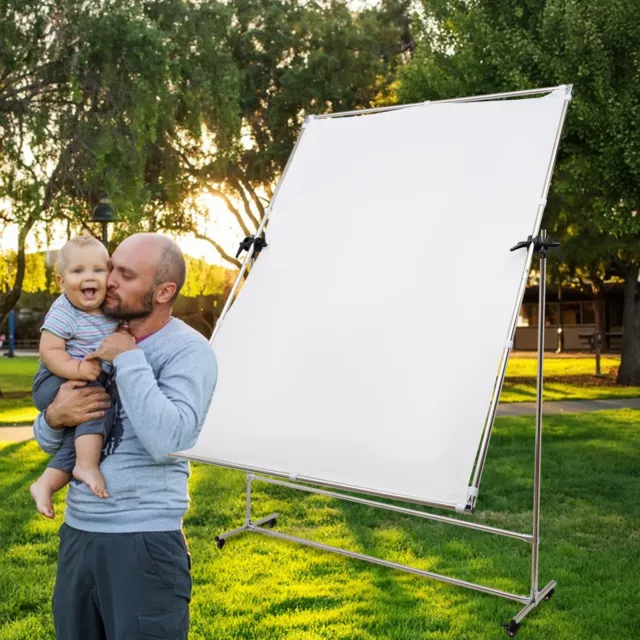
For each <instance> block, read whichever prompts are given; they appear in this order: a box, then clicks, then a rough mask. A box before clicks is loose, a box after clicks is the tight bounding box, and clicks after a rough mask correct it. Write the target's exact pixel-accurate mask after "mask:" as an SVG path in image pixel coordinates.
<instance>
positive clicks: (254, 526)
mask: <svg viewBox="0 0 640 640" xmlns="http://www.w3.org/2000/svg"><path fill="white" fill-rule="evenodd" d="M545 235H546V234H545V232H544V231H543V232H542V233H541V237H543V238H544V237H545ZM532 253H533V246H530V247H529V255H532ZM545 279H546V255H541V256H540V288H539V311H538V313H539V319H538V369H537V384H536V432H535V465H534V486H533V533H532V534H527V533H520V532H517V531H511V530H508V529H499V528H496V527H489V526H486V525H481V524H477V523H475V522H469V521H467V520H459V519H455V518H449V517H445V516H440V515H436V514H433V513H427V512H424V511H418V510H416V509H410V508H407V507H401V506H397V505H393V504H387V503H384V502H378V501H374V500H368V499H366V498H360V497H358V496H353V495H346V494H343V493H337V492H334V491H326V490H324V489H318V488H316V487H311V486H307V485H302V484H298V483H294V482H288V481H284V480H276V479H275V478H270V477H267V476H264V475H258V474H256V473H254V472H251V471H250V472H248V473H247V476H246V505H245V522H244V524H243V525H242V526H240V527H238V528H236V529H233V530H231V531H227V532H225V533H222V534H220V535H218V536H216V538H215V540H216V543H217V545H218V548H220V549H222V548H223V547H224V545H225V543H226V541H227V540H228V539H229V538H231V537H232V536H235V535H238V534H240V533H243V532H245V531H248V532H253V533H260V534H263V535H266V536H270V537H272V538H279V539H281V540H286V541H288V542H297V543H299V544H302V545H306V546H309V547H314V548H316V549H322V550H325V551H331V552H333V553H337V554H339V555H343V556H347V557H349V558H355V559H358V560H366V561H367V562H371V563H373V564H377V565H381V566H384V567H389V568H391V569H397V570H399V571H405V572H407V573H412V574H414V575H418V576H422V577H425V578H433V579H434V580H439V581H440V582H446V583H448V584H453V585H457V586H460V587H466V588H467V589H472V590H474V591H480V592H481V593H487V594H489V595H494V596H498V597H501V598H505V599H507V600H513V601H515V602H519V603H521V604H522V605H523V607H522V609H521V610H520V611H519V612H518V613H517V614H516V615H515V616H514V617H513V618H512V620H511V621H509V622H508V623H506V624H504V625H503V626H504V627H505V629H506V632H507V635H509V636H510V637H513V636H515V634H516V632H517V631H518V628H519V627H520V622H521V621H522V620H523V619H524V618H525V616H526V615H527V614H528V613H530V612H531V611H533V610H534V609H535V608H536V607H537V606H538V605H539V604H540V602H542V601H543V600H548V599H549V598H550V597H551V595H552V594H553V591H554V590H555V587H556V582H555V580H552V581H551V582H549V583H548V584H547V585H546V586H545V587H544V588H543V589H539V588H538V579H539V571H538V568H539V542H540V478H541V461H542V390H543V364H544V332H545V326H544V317H545V316H544V314H545V299H546V282H545ZM192 459H197V458H192ZM202 461H203V462H206V460H202ZM235 468H239V467H235ZM298 480H301V479H300V478H298ZM252 482H262V483H266V484H271V485H275V486H279V487H286V488H289V489H295V490H298V491H305V492H307V493H313V494H316V495H321V496H326V497H329V498H337V499H340V500H345V501H347V502H355V503H357V504H362V505H366V506H369V507H376V508H379V509H385V510H387V511H394V512H396V513H402V514H405V515H411V516H415V517H418V518H424V519H426V520H434V521H436V522H441V523H445V524H450V525H453V526H458V527H464V528H468V529H475V530H477V531H483V532H485V533H490V534H493V535H499V536H505V537H509V538H514V539H516V540H522V541H523V542H527V543H529V544H531V549H532V552H531V590H530V592H529V595H528V596H525V595H518V594H515V593H509V592H507V591H502V590H500V589H494V588H492V587H487V586H485V585H480V584H477V583H474V582H468V581H466V580H459V579H457V578H451V577H449V576H445V575H442V574H439V573H434V572H433V571H425V570H423V569H417V568H415V567H410V566H407V565H403V564H399V563H397V562H390V561H388V560H382V559H381V558H376V557H374V556H369V555H365V554H362V553H357V552H354V551H348V550H346V549H341V548H339V547H334V546H331V545H326V544H322V543H320V542H314V541H312V540H307V539H305V538H299V537H297V536H292V535H288V534H285V533H280V532H278V531H273V530H272V527H273V526H274V525H275V524H276V521H277V519H278V517H279V515H280V514H279V513H271V514H269V515H268V516H265V517H263V518H260V519H259V520H255V521H254V520H253V519H252V516H251V485H252Z"/></svg>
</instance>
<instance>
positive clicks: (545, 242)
mask: <svg viewBox="0 0 640 640" xmlns="http://www.w3.org/2000/svg"><path fill="white" fill-rule="evenodd" d="M530 245H533V253H535V254H536V255H537V256H540V257H541V258H546V257H547V254H548V253H549V249H555V251H556V253H557V254H558V258H559V260H560V262H564V258H563V257H562V252H561V251H560V243H559V242H554V241H553V240H552V239H551V238H549V237H547V236H544V237H540V236H536V237H535V238H534V237H533V236H529V237H528V238H527V239H526V240H524V241H523V242H518V244H517V245H516V246H515V247H511V249H510V251H516V250H517V249H528V248H529V246H530Z"/></svg>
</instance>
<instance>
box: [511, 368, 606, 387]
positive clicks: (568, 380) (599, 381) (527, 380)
mask: <svg viewBox="0 0 640 640" xmlns="http://www.w3.org/2000/svg"><path fill="white" fill-rule="evenodd" d="M616 375H617V370H616V369H613V370H612V371H610V372H609V373H605V374H604V377H602V378H596V376H594V375H591V374H582V375H575V376H545V377H544V382H545V384H547V383H549V384H553V383H557V384H570V385H574V386H576V387H617V386H618V384H617V383H616ZM535 381H536V378H535V377H534V376H518V377H514V378H512V377H509V376H507V377H506V378H505V383H508V384H534V383H535Z"/></svg>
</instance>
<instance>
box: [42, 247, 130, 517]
mask: <svg viewBox="0 0 640 640" xmlns="http://www.w3.org/2000/svg"><path fill="white" fill-rule="evenodd" d="M56 272H57V273H56V279H57V281H58V284H59V285H60V289H61V290H62V295H61V296H60V297H59V298H57V300H56V301H55V302H54V303H53V304H52V305H51V308H50V309H49V312H48V313H47V315H46V317H45V319H44V324H43V325H42V335H41V337H40V361H41V362H40V369H39V370H38V372H37V373H36V376H35V378H34V380H33V403H34V404H35V406H36V407H37V408H38V410H39V411H44V410H45V409H46V408H47V407H48V406H49V404H51V403H52V402H53V400H54V398H55V397H56V394H57V393H58V389H59V388H60V385H61V384H62V383H64V382H66V381H67V380H86V381H87V382H88V383H89V384H90V385H99V384H101V382H103V381H104V379H105V378H106V373H108V372H109V369H110V365H109V364H107V363H102V364H100V361H99V360H83V358H84V357H85V356H86V355H89V354H90V353H93V352H94V351H96V349H97V348H98V347H99V346H100V345H101V344H102V342H103V340H104V339H105V338H106V337H107V336H108V335H110V334H111V333H113V332H114V331H115V330H116V329H117V327H118V321H117V320H112V319H110V318H107V317H106V316H105V315H104V314H103V313H102V310H101V307H102V303H103V302H104V298H105V295H106V291H107V276H108V275H109V253H108V251H107V250H106V249H105V247H104V246H103V244H102V243H101V242H100V241H99V240H96V239H95V238H93V237H91V236H78V237H76V238H72V239H71V240H69V242H67V243H66V244H65V245H64V246H63V247H62V249H60V252H59V253H58V260H57V263H56ZM112 423H113V409H112V408H110V409H108V410H107V411H106V412H105V415H104V417H102V418H98V419H96V420H90V421H89V422H84V423H83V424H81V425H78V426H77V427H75V428H74V429H65V433H64V438H63V441H62V446H61V447H60V449H59V450H58V451H57V453H56V454H55V455H54V457H53V459H52V460H51V462H50V463H49V465H48V467H47V468H46V469H45V471H44V472H43V474H42V475H41V476H40V477H39V478H38V480H36V482H34V483H33V484H32V485H31V496H32V497H33V499H34V500H35V503H36V507H37V509H38V511H39V512H40V513H42V514H43V515H45V516H46V517H48V518H53V516H54V512H53V503H52V500H51V498H52V496H53V494H54V493H55V492H56V491H58V490H60V489H61V488H62V487H64V486H65V485H66V484H67V483H68V482H69V480H70V479H71V476H73V477H74V478H76V479H77V480H79V481H80V482H84V483H85V484H86V485H87V486H88V487H89V488H90V489H91V491H92V492H93V493H94V494H95V495H96V496H98V497H100V498H107V497H108V494H107V490H106V486H105V482H104V478H103V477H102V473H101V472H100V456H101V454H102V447H103V444H104V439H105V437H106V436H107V435H108V433H109V431H110V430H111V426H112Z"/></svg>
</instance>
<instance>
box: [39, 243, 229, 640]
mask: <svg viewBox="0 0 640 640" xmlns="http://www.w3.org/2000/svg"><path fill="white" fill-rule="evenodd" d="M111 262H112V270H111V272H110V274H109V278H108V281H107V296H106V299H105V302H104V305H103V311H104V312H105V314H106V315H108V316H110V317H112V318H117V319H120V320H122V321H124V322H126V323H127V329H126V330H124V329H122V330H120V331H118V332H117V333H114V334H112V335H110V336H108V337H107V338H106V340H105V341H104V342H103V343H102V345H101V346H100V348H99V349H98V351H97V352H96V353H95V357H99V358H101V359H102V360H105V361H107V362H112V363H113V365H114V367H113V372H112V374H111V378H112V379H111V381H110V383H109V384H108V385H107V386H108V388H110V390H111V401H112V402H113V403H114V405H115V414H116V416H117V418H116V420H115V424H114V426H113V428H112V431H111V435H110V436H109V438H108V439H107V441H106V442H105V445H104V450H103V454H102V461H101V464H100V469H101V471H102V474H103V475H104V478H105V481H106V485H107V490H108V493H109V497H108V498H107V499H104V498H99V497H96V496H95V495H93V493H92V492H91V490H90V489H89V488H88V487H87V486H86V485H84V484H82V483H78V482H72V483H71V484H70V485H69V491H68V494H67V509H66V513H65V523H64V524H63V525H62V527H61V529H60V552H59V556H58V572H57V577H56V585H55V590H54V596H53V613H54V622H55V628H56V637H57V638H58V640H125V639H126V640H129V639H134V638H171V639H172V640H181V639H186V638H187V634H188V628H189V601H190V598H191V575H190V568H191V567H190V564H191V563H190V556H189V553H188V550H187V546H186V544H185V540H184V537H183V535H182V517H183V515H184V513H185V511H186V510H187V506H188V492H187V479H188V476H189V463H188V462H187V461H183V460H177V459H174V458H169V457H167V456H168V454H169V453H172V452H175V451H180V450H183V449H187V448H190V447H192V446H193V445H194V443H195V442H196V439H197V437H198V434H199V432H200V429H201V427H202V423H203V421H204V419H205V416H206V413H207V410H208V407H209V404H210V402H211V397H212V395H213V391H214V388H215V383H216V379H217V367H216V360H215V356H214V355H213V351H212V350H211V348H210V347H209V345H208V343H207V341H206V340H205V339H204V338H203V337H202V336H201V335H200V334H199V333H197V332H196V331H194V330H193V329H191V328H190V327H188V326H187V325H186V324H184V323H183V322H182V321H180V320H178V319H176V318H173V317H172V316H171V307H172V304H173V302H174V300H175V299H176V297H177V295H178V293H179V291H180V288H181V287H182V285H183V284H184V279H185V273H186V268H185V262H184V258H183V256H182V253H181V251H180V249H179V248H178V246H177V245H176V244H175V243H174V242H173V241H172V240H170V239H168V238H165V237H163V236H160V235H156V234H136V235H134V236H131V237H129V238H127V239H126V240H124V241H123V242H122V244H120V246H119V247H118V248H117V249H116V251H115V252H114V254H113V256H112V259H111ZM84 385H85V383H83V382H79V381H73V382H67V383H65V384H64V385H63V386H62V387H61V389H60V391H59V393H58V395H57V397H56V399H55V400H54V402H53V403H52V404H51V405H49V407H48V408H47V410H46V411H45V412H44V413H43V414H40V415H39V416H38V418H37V419H36V421H35V425H34V432H35V437H36V440H37V441H38V443H39V444H40V446H41V448H42V449H43V450H44V451H46V452H48V453H53V452H55V451H56V450H57V449H58V448H59V447H60V445H61V442H62V439H63V433H64V427H73V426H76V425H78V424H80V423H82V422H85V421H87V420H91V419H93V418H96V417H99V416H100V415H103V414H104V409H105V408H107V407H108V406H109V400H110V397H109V395H108V394H107V393H106V392H105V391H104V390H103V389H101V388H95V387H94V388H89V387H86V386H84Z"/></svg>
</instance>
